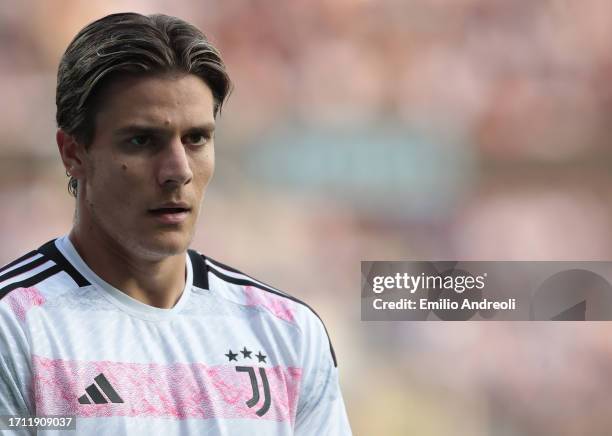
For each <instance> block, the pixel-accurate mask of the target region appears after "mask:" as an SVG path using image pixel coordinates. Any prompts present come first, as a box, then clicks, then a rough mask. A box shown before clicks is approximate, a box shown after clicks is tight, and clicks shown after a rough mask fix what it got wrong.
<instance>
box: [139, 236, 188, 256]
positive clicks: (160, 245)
mask: <svg viewBox="0 0 612 436" xmlns="http://www.w3.org/2000/svg"><path fill="white" fill-rule="evenodd" d="M190 242H191V240H190V239H186V238H176V237H175V238H159V239H157V238H156V239H151V240H147V241H142V242H141V243H140V244H138V245H139V247H138V248H139V249H138V251H139V254H140V255H141V256H143V257H145V258H147V259H150V260H161V259H163V258H166V257H171V256H178V255H181V254H185V252H186V251H187V249H188V248H189V244H190Z"/></svg>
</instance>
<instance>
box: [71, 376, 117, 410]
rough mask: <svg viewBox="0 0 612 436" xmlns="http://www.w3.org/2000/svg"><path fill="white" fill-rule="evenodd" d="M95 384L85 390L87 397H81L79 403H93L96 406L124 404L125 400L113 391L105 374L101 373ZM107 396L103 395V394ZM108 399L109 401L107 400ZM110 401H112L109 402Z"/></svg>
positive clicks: (95, 379)
mask: <svg viewBox="0 0 612 436" xmlns="http://www.w3.org/2000/svg"><path fill="white" fill-rule="evenodd" d="M94 381H95V383H92V384H90V385H89V386H87V387H86V388H85V392H87V393H86V394H85V395H82V396H80V397H79V403H81V404H91V402H92V401H93V402H94V403H95V404H106V403H123V400H122V399H121V397H120V396H119V394H118V393H117V391H115V390H114V389H113V387H112V386H111V384H110V383H109V382H108V380H107V379H106V377H104V374H102V373H100V374H99V375H98V376H96V377H95V378H94ZM100 390H101V391H102V392H104V394H105V395H106V397H104V395H102V392H100ZM107 398H108V400H107ZM109 400H110V401H109Z"/></svg>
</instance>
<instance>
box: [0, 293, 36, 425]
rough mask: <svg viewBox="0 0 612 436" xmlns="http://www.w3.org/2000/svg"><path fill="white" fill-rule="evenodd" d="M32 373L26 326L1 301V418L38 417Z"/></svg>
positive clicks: (4, 300) (5, 303)
mask: <svg viewBox="0 0 612 436" xmlns="http://www.w3.org/2000/svg"><path fill="white" fill-rule="evenodd" d="M31 374H32V372H31V359H30V351H29V345H28V341H27V337H26V332H25V330H24V326H23V324H22V323H21V322H20V320H19V319H18V318H17V317H16V316H15V314H14V313H13V311H12V310H11V308H10V306H9V305H8V304H7V299H6V298H5V299H3V300H0V415H18V416H22V417H23V416H34V414H35V413H34V412H35V411H34V410H33V401H32V398H31V395H30V392H31V386H32V384H31V383H32V381H31V377H32V375H31Z"/></svg>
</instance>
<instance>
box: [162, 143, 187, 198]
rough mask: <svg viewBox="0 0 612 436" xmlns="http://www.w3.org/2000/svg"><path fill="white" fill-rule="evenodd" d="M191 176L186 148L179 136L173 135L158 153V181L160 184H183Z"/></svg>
mask: <svg viewBox="0 0 612 436" xmlns="http://www.w3.org/2000/svg"><path fill="white" fill-rule="evenodd" d="M192 177H193V172H192V171H191V165H190V162H189V156H188V155H187V149H186V148H185V146H184V144H183V141H182V140H181V138H180V137H173V138H172V139H171V140H170V141H169V142H168V143H167V144H166V146H165V147H164V150H163V152H162V153H161V154H160V163H159V171H158V183H159V184H160V185H162V186H167V185H185V184H187V183H189V182H190V181H191V179H192Z"/></svg>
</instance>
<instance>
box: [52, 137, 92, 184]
mask: <svg viewBox="0 0 612 436" xmlns="http://www.w3.org/2000/svg"><path fill="white" fill-rule="evenodd" d="M55 140H56V141H57V147H58V148H59V152H60V156H61V157H62V162H63V163H64V168H66V173H67V174H69V175H71V176H72V177H74V178H75V179H77V180H78V179H83V178H84V177H85V165H84V164H85V163H84V154H85V146H84V145H83V144H81V143H80V142H79V141H77V139H76V138H75V137H74V135H70V134H68V133H66V132H64V131H63V130H62V129H58V130H57V133H56V134H55Z"/></svg>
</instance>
